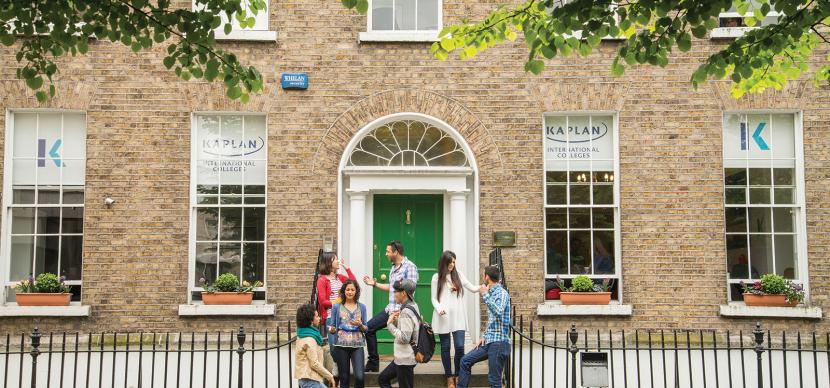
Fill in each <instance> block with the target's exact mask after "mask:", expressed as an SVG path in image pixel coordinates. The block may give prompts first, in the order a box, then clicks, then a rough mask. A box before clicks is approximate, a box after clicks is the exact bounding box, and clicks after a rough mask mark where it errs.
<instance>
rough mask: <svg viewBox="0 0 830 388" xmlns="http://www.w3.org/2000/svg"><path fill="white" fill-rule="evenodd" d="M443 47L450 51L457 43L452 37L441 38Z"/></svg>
mask: <svg viewBox="0 0 830 388" xmlns="http://www.w3.org/2000/svg"><path fill="white" fill-rule="evenodd" d="M441 48H442V49H444V51H447V52H450V51H452V50H453V49H454V48H455V44H454V43H453V40H452V39H450V38H444V39H441Z"/></svg>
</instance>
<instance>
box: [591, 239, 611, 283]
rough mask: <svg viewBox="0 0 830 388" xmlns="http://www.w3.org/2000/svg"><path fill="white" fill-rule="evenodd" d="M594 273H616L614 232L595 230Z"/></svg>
mask: <svg viewBox="0 0 830 388" xmlns="http://www.w3.org/2000/svg"><path fill="white" fill-rule="evenodd" d="M594 273H595V274H599V275H607V274H613V273H614V232H612V231H601V232H594Z"/></svg>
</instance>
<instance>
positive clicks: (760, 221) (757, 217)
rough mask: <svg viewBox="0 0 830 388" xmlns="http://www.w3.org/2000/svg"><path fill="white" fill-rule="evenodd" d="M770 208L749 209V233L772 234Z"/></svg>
mask: <svg viewBox="0 0 830 388" xmlns="http://www.w3.org/2000/svg"><path fill="white" fill-rule="evenodd" d="M771 210H772V209H770V208H765V207H752V208H749V232H750V233H769V232H771V227H772V219H771V218H770V217H771Z"/></svg>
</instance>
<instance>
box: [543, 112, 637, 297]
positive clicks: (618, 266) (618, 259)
mask: <svg viewBox="0 0 830 388" xmlns="http://www.w3.org/2000/svg"><path fill="white" fill-rule="evenodd" d="M565 116H582V117H588V118H589V122H590V117H591V116H611V117H612V120H613V125H614V128H613V129H612V131H613V135H614V136H613V139H612V148H613V155H614V162H613V165H614V189H613V193H614V201H613V204H612V206H613V208H614V274H603V275H587V276H589V277H591V278H592V279H616V280H617V284H616V286H617V297H618V299H617V300H616V301H612V302H618V303H622V302H623V300H624V294H623V271H622V245H621V241H622V233H621V230H620V179H619V177H620V146H619V144H620V140H619V133H620V131H619V127H620V125H619V113H618V112H616V111H594V110H583V111H559V112H546V113H544V114H543V115H542V127H541V128H542V131H541V138H542V147H541V149H542V163H543V166H542V195H543V197H542V203H543V205H542V220H543V223H544V228H543V242H544V245H543V246H544V250H545V257H543V259H542V261H543V263H544V271H545V272H544V274H545V279H555V278H556V277H557V275H556V274H548V263H547V257H546V255H547V246H548V234H547V222H546V217H547V214H546V210H547V209H549V208H565V209H569V208H592V207H594V206H595V205H593V201H594V200H593V193H592V194H591V202H592V204H588V205H570V204H565V205H548V203H547V198H548V185H547V172H548V170H547V163H546V162H547V159H546V150H545V143H546V137H545V124H546V122H545V119H546V118H547V117H565ZM570 162H571V160H570V158H569V159H567V165H568V171H567V173H568V174H570ZM591 165H593V159H591ZM567 187H568V190H566V195H567V198H570V195H571V194H570V185H568V186H567ZM569 229H570V226H569ZM591 230H593V228H591ZM591 236H592V237H591V238H592V239H593V232H592V233H591ZM569 244H570V242H569ZM591 250H592V251H593V248H591ZM591 262H592V266H593V256H592V260H591ZM578 275H579V274H575V275H562V274H560V275H558V276H559V278H560V279H573V278H574V277H576V276H578ZM547 302H551V301H547ZM557 302H558V301H557Z"/></svg>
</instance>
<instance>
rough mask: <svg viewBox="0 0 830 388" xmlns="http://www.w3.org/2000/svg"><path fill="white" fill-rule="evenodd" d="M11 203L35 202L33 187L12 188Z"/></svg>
mask: <svg viewBox="0 0 830 388" xmlns="http://www.w3.org/2000/svg"><path fill="white" fill-rule="evenodd" d="M12 203H14V204H30V203H35V189H34V188H21V187H15V188H14V189H13V190H12Z"/></svg>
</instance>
